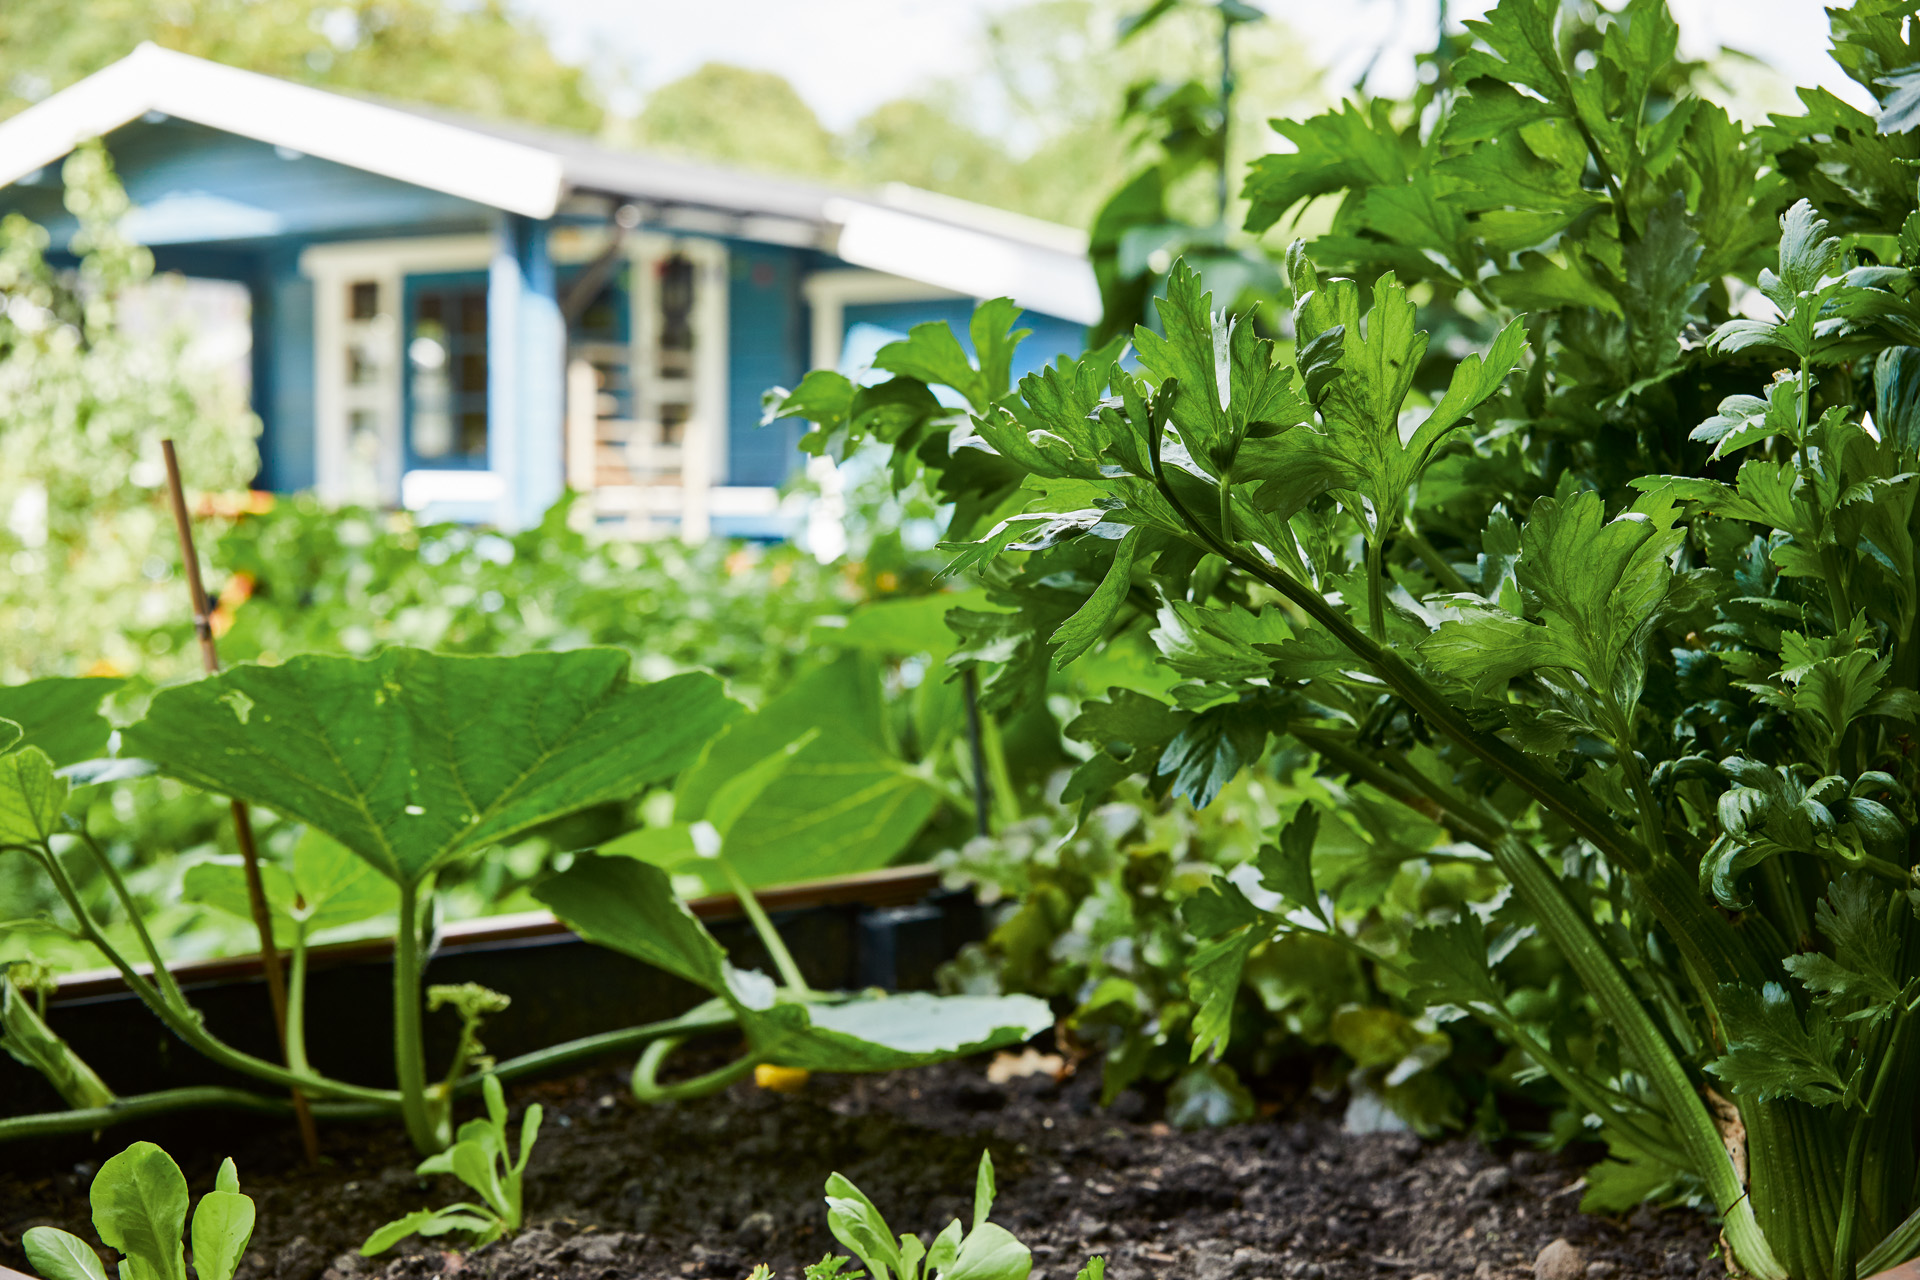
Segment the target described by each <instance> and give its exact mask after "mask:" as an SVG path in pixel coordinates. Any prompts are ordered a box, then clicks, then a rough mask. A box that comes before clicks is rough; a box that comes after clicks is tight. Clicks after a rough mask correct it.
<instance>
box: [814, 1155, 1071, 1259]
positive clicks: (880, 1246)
mask: <svg viewBox="0 0 1920 1280" xmlns="http://www.w3.org/2000/svg"><path fill="white" fill-rule="evenodd" d="M993 1195H994V1186H993V1157H992V1156H990V1155H989V1154H988V1153H986V1152H984V1151H983V1152H981V1153H980V1172H979V1174H978V1176H977V1177H976V1178H975V1180H974V1191H973V1226H972V1228H971V1229H963V1228H962V1227H961V1225H960V1219H958V1218H955V1219H954V1220H953V1221H952V1222H950V1223H948V1224H947V1227H946V1230H944V1231H942V1232H941V1233H940V1234H939V1235H937V1236H935V1237H934V1238H933V1243H932V1244H931V1245H928V1244H926V1243H925V1242H924V1241H922V1240H921V1239H920V1237H919V1236H916V1235H911V1234H902V1235H899V1236H895V1235H894V1233H893V1230H892V1229H891V1228H890V1227H888V1226H887V1220H886V1219H885V1218H884V1217H882V1216H881V1214H880V1211H879V1210H878V1209H876V1208H875V1207H874V1205H873V1201H871V1200H869V1199H867V1197H866V1196H865V1195H864V1194H863V1193H862V1192H861V1190H860V1188H858V1187H856V1186H854V1185H853V1183H851V1182H849V1181H848V1180H847V1179H846V1178H845V1177H844V1176H843V1175H841V1174H838V1173H836V1174H834V1175H833V1176H831V1177H829V1178H828V1179H827V1226H828V1227H829V1228H830V1229H831V1230H832V1232H833V1238H834V1239H836V1240H838V1241H839V1242H840V1243H841V1244H842V1245H844V1246H845V1247H846V1248H848V1249H850V1250H852V1252H853V1255H854V1256H855V1257H857V1258H859V1259H860V1261H861V1262H863V1263H865V1264H866V1267H867V1270H868V1272H869V1273H870V1274H871V1276H872V1280H922V1277H926V1280H1026V1278H1027V1274H1028V1273H1029V1272H1031V1271H1032V1270H1033V1253H1032V1251H1031V1250H1029V1249H1028V1248H1027V1246H1025V1245H1023V1244H1021V1243H1020V1242H1019V1241H1018V1240H1016V1239H1015V1238H1014V1236H1013V1233H1012V1232H1010V1231H1008V1230H1007V1229H1006V1228H1005V1227H1002V1226H998V1225H996V1224H994V1223H991V1222H988V1221H987V1214H988V1213H989V1212H990V1211H991V1210H992V1209H993Z"/></svg>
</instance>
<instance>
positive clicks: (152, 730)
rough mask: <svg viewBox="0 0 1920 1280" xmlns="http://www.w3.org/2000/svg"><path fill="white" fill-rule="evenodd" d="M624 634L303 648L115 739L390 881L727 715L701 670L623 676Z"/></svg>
mask: <svg viewBox="0 0 1920 1280" xmlns="http://www.w3.org/2000/svg"><path fill="white" fill-rule="evenodd" d="M630 661H631V659H630V658H629V657H628V655H627V654H626V653H625V652H623V651H620V650H613V649H581V650H575V651H572V652H568V653H530V654H522V655H519V656H516V657H509V658H494V657H452V656H447V655H443V654H432V653H426V652H424V651H422V650H418V649H389V650H387V651H385V652H383V653H381V654H379V655H378V656H377V657H374V658H370V659H365V660H356V659H350V658H339V657H332V656H320V655H303V656H300V657H296V658H293V659H290V660H289V661H288V662H287V663H286V664H285V665H283V666H278V667H260V666H243V667H236V668H234V669H233V670H231V671H228V672H225V673H223V674H221V675H218V676H213V677H210V678H208V679H206V680H203V681H200V682H198V683H195V684H190V685H182V686H178V687H176V688H172V689H167V690H163V691H162V692H161V693H160V694H159V695H158V696H157V697H155V698H154V700H153V705H152V707H151V709H150V710H149V711H148V713H147V717H146V719H144V720H142V721H141V722H140V723H139V724H137V725H134V726H133V727H132V728H130V729H128V730H127V731H126V734H125V738H126V742H127V747H128V749H129V750H131V751H134V752H136V753H138V754H140V755H143V756H145V757H146V758H148V759H152V760H154V761H155V762H157V763H158V764H159V765H160V767H161V768H162V770H164V771H165V772H167V773H169V774H171V775H172V776H174V777H177V778H180V779H182V780H184V781H187V782H191V783H193V784H194V785H196V786H199V787H202V788H205V789H207V790H210V791H218V792H221V793H223V794H227V795H231V796H234V797H235V798H237V799H244V800H250V801H253V802H255V803H257V804H262V805H265V806H268V807H270V808H272V809H274V810H275V811H277V812H279V813H282V814H285V815H288V816H291V817H297V818H300V819H302V820H304V821H306V822H308V823H310V824H311V825H313V826H315V827H318V828H319V829H320V830H322V831H324V832H326V833H327V834H328V835H330V836H332V837H333V838H335V839H337V840H339V841H340V842H341V843H342V844H344V845H346V846H347V848H349V849H351V850H352V851H353V852H354V853H356V854H358V855H359V856H360V857H362V858H365V859H366V860H367V861H368V862H369V863H370V864H371V865H373V866H374V867H375V868H376V869H377V870H379V871H380V872H381V874H383V875H385V876H387V877H388V878H389V879H392V880H394V881H395V882H396V883H401V884H407V883H417V882H418V881H419V880H420V879H421V878H422V877H424V876H426V875H428V874H430V873H432V872H433V871H434V870H436V869H437V868H439V867H441V866H444V865H446V864H447V863H450V862H452V861H454V860H456V859H458V858H460V857H462V856H463V855H466V854H470V853H472V852H474V851H476V850H479V849H482V848H485V847H487V846H489V845H492V844H496V843H498V842H499V841H501V840H504V839H506V838H507V837H509V836H512V835H514V834H516V833H518V832H520V831H523V830H525V829H526V828H528V827H531V826H534V825H537V824H538V823H541V822H545V821H547V820H549V819H552V818H555V817H559V816H561V815H563V814H566V813H571V812H573V811H575V810H578V809H582V808H586V807H588V806H590V805H594V804H600V803H604V802H606V801H609V800H623V799H626V798H628V797H630V796H632V795H634V794H636V793H637V792H639V791H640V790H641V789H642V788H644V787H645V786H647V785H648V784H650V783H654V782H659V781H661V780H663V779H665V778H668V777H671V776H673V775H674V774H675V773H678V772H679V771H680V770H681V769H682V768H684V767H685V766H686V765H687V764H688V763H689V762H690V761H691V760H692V759H693V757H694V755H695V753H696V752H698V751H699V749H700V748H701V747H702V746H703V745H704V744H705V743H706V741H707V740H708V739H709V738H711V737H712V736H713V735H714V733H716V732H717V731H718V730H719V729H720V728H721V727H722V726H723V725H725V724H726V723H727V721H728V720H729V719H731V718H732V717H733V715H734V714H735V713H736V707H735V705H734V704H733V703H732V702H730V701H728V700H727V698H726V697H725V695H724V694H723V693H722V692H721V687H720V683H719V681H717V680H715V679H714V678H713V677H712V676H708V675H704V674H689V675H683V676H675V677H673V678H672V679H669V680H662V681H659V682H657V683H654V684H634V683H631V682H630V681H629V680H628V678H627V667H628V664H629V662H630Z"/></svg>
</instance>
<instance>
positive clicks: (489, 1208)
mask: <svg viewBox="0 0 1920 1280" xmlns="http://www.w3.org/2000/svg"><path fill="white" fill-rule="evenodd" d="M481 1089H482V1090H483V1092H484V1093H485V1094H486V1100H487V1114H486V1117H485V1118H484V1119H479V1120H469V1121H467V1122H466V1123H465V1124H463V1125H461V1126H460V1133H459V1136H458V1137H457V1138H456V1140H455V1141H454V1144H453V1145H452V1146H451V1147H449V1148H448V1149H447V1150H445V1151H443V1152H441V1153H440V1154H439V1155H435V1156H428V1157H427V1158H426V1159H425V1160H422V1161H421V1162H420V1164H419V1166H418V1167H417V1168H416V1170H415V1172H417V1173H420V1174H422V1175H425V1174H429V1173H450V1174H452V1175H453V1176H454V1177H456V1178H458V1179H460V1181H462V1182H464V1183H466V1184H467V1185H468V1186H469V1187H471V1188H473V1191H474V1194H475V1195H477V1196H479V1197H480V1203H479V1204H468V1203H466V1202H464V1201H462V1202H461V1203H459V1204H450V1205H448V1206H447V1207H446V1208H444V1209H422V1210H420V1211H418V1212H416V1213H410V1214H408V1215H407V1216H406V1217H404V1218H398V1219H396V1220H394V1221H392V1222H389V1223H388V1224H387V1225H386V1226H384V1227H381V1228H380V1229H379V1230H378V1231H376V1232H374V1233H373V1234H372V1235H370V1236H368V1237H367V1242H366V1243H365V1244H363V1245H361V1246H360V1254H361V1256H362V1257H367V1258H371V1257H372V1256H373V1255H375V1254H377V1253H385V1252H386V1251H387V1250H388V1249H391V1248H393V1246H394V1245H396V1244H399V1243H400V1242H401V1241H402V1240H404V1239H406V1238H407V1237H408V1236H411V1235H422V1236H439V1235H445V1234H447V1233H448V1232H450V1231H470V1232H472V1233H473V1247H474V1248H476V1249H477V1248H479V1247H480V1246H481V1245H486V1244H492V1243H493V1242H494V1241H495V1240H498V1239H500V1237H502V1236H505V1235H510V1234H512V1233H513V1232H515V1231H518V1230H519V1229H520V1223H521V1219H522V1205H521V1190H522V1179H523V1177H524V1176H525V1174H526V1171H527V1159H528V1157H530V1156H531V1155H532V1154H533V1144H534V1140H535V1139H536V1138H537V1137H538V1136H539V1133H540V1118H541V1116H542V1114H543V1111H542V1108H541V1106H540V1104H539V1103H537V1102H536V1103H534V1104H533V1105H532V1106H530V1107H528V1108H527V1110H526V1114H525V1115H523V1116H521V1117H520V1151H519V1155H518V1156H517V1157H513V1156H510V1155H509V1147H508V1145H507V1100H506V1096H505V1095H504V1094H503V1093H502V1092H501V1089H500V1081H499V1080H498V1079H497V1078H495V1077H493V1076H487V1077H486V1078H485V1079H484V1080H482V1081H481ZM126 1280H139V1278H137V1277H127V1278H126ZM202 1280H205V1277H203V1278H202ZM221 1280H224V1277H223V1278H221Z"/></svg>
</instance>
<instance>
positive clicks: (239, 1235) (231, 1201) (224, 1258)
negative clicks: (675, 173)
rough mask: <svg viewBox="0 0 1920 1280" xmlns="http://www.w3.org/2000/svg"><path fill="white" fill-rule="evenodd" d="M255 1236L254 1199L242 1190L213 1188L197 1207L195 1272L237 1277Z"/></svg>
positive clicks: (220, 1279) (204, 1279) (204, 1277)
mask: <svg viewBox="0 0 1920 1280" xmlns="http://www.w3.org/2000/svg"><path fill="white" fill-rule="evenodd" d="M231 1163H232V1162H231V1161H229V1162H228V1165H231ZM224 1168H225V1166H223V1170H224ZM252 1238H253V1201H252V1200H251V1199H250V1198H248V1197H247V1196H243V1195H241V1194H240V1193H239V1192H238V1191H221V1190H215V1191H209V1192H208V1193H207V1194H206V1195H204V1196H201V1197H200V1203H199V1204H198V1205H196V1206H195V1207H194V1210H193V1271H194V1274H195V1275H196V1276H198V1277H199V1280H233V1273H234V1270H235V1269H236V1268H237V1267H239V1265H240V1258H241V1256H242V1255H243V1254H245V1253H246V1251H247V1241H249V1240H251V1239H252Z"/></svg>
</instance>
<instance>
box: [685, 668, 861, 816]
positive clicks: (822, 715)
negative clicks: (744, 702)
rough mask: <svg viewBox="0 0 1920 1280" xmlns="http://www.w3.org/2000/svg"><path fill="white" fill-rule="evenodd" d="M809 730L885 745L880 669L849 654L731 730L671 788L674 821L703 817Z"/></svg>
mask: <svg viewBox="0 0 1920 1280" xmlns="http://www.w3.org/2000/svg"><path fill="white" fill-rule="evenodd" d="M813 730H819V731H820V732H821V733H822V734H823V735H826V736H832V737H845V738H852V739H854V740H856V741H858V742H861V743H864V744H867V745H869V746H872V747H876V748H881V749H885V748H886V747H887V746H888V745H889V743H888V738H887V721H886V695H885V691H884V690H883V688H882V687H881V683H880V668H879V665H878V663H877V662H876V661H875V660H874V659H873V658H872V657H871V656H869V655H867V654H863V653H849V654H845V655H843V656H841V657H840V658H838V659H837V660H835V661H833V662H830V663H828V664H827V665H825V666H823V667H817V668H815V669H814V670H812V671H809V672H807V673H806V674H805V675H802V676H801V677H800V678H799V679H797V680H795V681H793V682H792V683H791V684H789V685H788V686H787V687H786V688H785V689H783V690H782V691H781V692H780V693H779V694H778V695H776V696H775V697H774V698H772V699H771V700H769V701H768V702H767V704H766V705H765V706H763V707H761V708H760V709H759V710H758V711H756V712H754V713H753V714H751V715H747V716H742V717H740V718H738V719H736V720H734V721H733V722H732V723H731V724H729V725H728V726H727V728H726V729H725V731H724V732H722V733H720V734H719V735H718V736H717V737H715V738H714V739H713V740H712V741H711V742H709V743H708V744H707V746H706V749H705V750H704V751H703V752H702V753H701V755H700V759H699V763H697V764H695V765H694V766H693V767H692V768H691V769H688V770H687V771H686V773H685V774H684V775H683V776H682V777H681V779H680V781H679V783H678V784H677V785H676V786H675V787H674V795H673V799H674V817H675V818H676V819H678V820H679V821H681V822H696V821H699V820H700V819H701V818H704V817H706V816H707V807H708V805H709V804H711V803H712V800H713V796H714V794H715V793H716V792H717V791H719V790H720V788H721V787H723V786H725V785H726V783H727V781H728V779H730V778H734V777H737V776H739V775H740V774H741V773H743V772H745V771H746V770H748V769H751V768H753V767H754V766H755V765H757V764H758V763H760V762H761V761H762V760H765V759H766V758H767V757H768V756H771V755H773V754H774V753H775V752H777V751H779V750H780V749H781V748H783V747H785V746H787V745H788V744H789V743H792V742H794V741H796V740H797V739H799V738H801V737H803V736H804V735H806V734H807V733H808V732H810V731H813Z"/></svg>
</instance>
